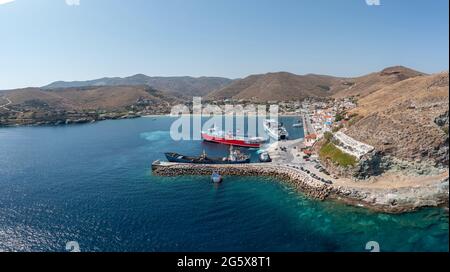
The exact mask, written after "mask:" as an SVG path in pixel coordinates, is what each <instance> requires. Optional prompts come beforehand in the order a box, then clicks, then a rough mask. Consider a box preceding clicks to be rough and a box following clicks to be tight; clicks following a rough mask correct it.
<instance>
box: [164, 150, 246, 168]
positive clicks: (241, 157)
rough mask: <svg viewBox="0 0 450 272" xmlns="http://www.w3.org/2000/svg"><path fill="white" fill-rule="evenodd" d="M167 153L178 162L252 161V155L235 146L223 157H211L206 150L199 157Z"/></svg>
mask: <svg viewBox="0 0 450 272" xmlns="http://www.w3.org/2000/svg"><path fill="white" fill-rule="evenodd" d="M165 155H166V158H167V160H168V161H169V162H178V163H197V164H241V163H250V156H249V155H246V154H243V153H241V152H240V151H239V150H237V149H233V146H230V154H229V155H228V156H227V157H223V158H212V157H209V156H208V155H207V154H206V152H205V151H203V154H202V155H200V156H198V157H191V156H185V155H181V154H178V153H175V152H167V153H165Z"/></svg>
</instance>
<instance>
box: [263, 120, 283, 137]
mask: <svg viewBox="0 0 450 272" xmlns="http://www.w3.org/2000/svg"><path fill="white" fill-rule="evenodd" d="M263 127H264V131H266V133H267V134H268V135H269V136H270V137H271V138H273V139H275V140H286V139H287V138H288V137H289V133H288V132H287V130H286V128H284V127H283V123H278V122H277V121H275V120H273V119H267V120H264V123H263Z"/></svg>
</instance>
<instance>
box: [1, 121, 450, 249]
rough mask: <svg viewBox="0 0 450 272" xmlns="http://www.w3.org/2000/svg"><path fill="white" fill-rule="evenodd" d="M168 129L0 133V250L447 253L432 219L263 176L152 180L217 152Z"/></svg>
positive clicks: (439, 218)
mask: <svg viewBox="0 0 450 272" xmlns="http://www.w3.org/2000/svg"><path fill="white" fill-rule="evenodd" d="M172 120H173V119H171V118H168V117H161V118H157V119H156V120H152V119H150V118H140V119H134V120H120V121H105V122H99V123H95V124H89V125H80V126H60V127H27V128H3V129H0V251H64V250H65V245H66V243H67V242H68V241H77V242H78V243H79V244H80V248H81V250H82V251H365V249H364V248H365V244H366V243H367V242H368V241H377V242H378V243H379V244H380V246H381V250H382V251H383V250H384V251H448V242H449V238H448V237H449V236H448V225H449V223H448V214H446V213H445V212H444V211H443V210H441V209H425V210H421V211H419V212H416V213H408V214H402V215H388V214H379V213H373V212H370V211H367V210H365V209H362V208H355V207H349V206H345V205H342V204H339V203H335V202H330V201H326V202H318V201H314V200H310V199H308V198H306V197H304V196H302V195H301V194H298V193H296V192H294V191H293V190H292V189H291V188H290V187H288V186H286V185H284V184H282V183H280V182H278V181H276V180H271V179H267V178H259V177H253V178H248V177H225V181H224V183H222V184H220V185H214V184H211V182H210V181H209V178H208V177H190V176H189V177H177V178H162V177H155V176H152V175H151V170H150V163H151V162H152V161H153V160H155V159H161V158H163V152H166V151H177V152H180V153H186V154H191V155H195V154H199V153H200V152H201V151H202V150H203V149H205V150H206V151H207V152H208V153H209V154H212V155H223V154H224V153H225V152H226V150H227V148H226V147H224V146H220V145H215V144H206V143H202V142H198V141H189V142H174V141H172V140H171V139H170V137H169V132H168V130H169V128H170V124H171V121H172ZM294 121H295V120H294V119H292V118H287V119H286V120H285V122H286V125H287V127H288V128H289V129H290V130H291V135H292V136H293V137H301V136H302V135H301V134H302V133H301V130H298V131H296V130H294V129H292V128H291V126H290V124H292V123H293V122H294ZM254 152H255V151H251V153H254Z"/></svg>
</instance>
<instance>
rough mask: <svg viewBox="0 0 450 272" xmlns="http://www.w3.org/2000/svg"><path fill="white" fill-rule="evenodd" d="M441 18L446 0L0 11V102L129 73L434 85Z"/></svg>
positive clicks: (74, 5) (39, 1)
mask: <svg viewBox="0 0 450 272" xmlns="http://www.w3.org/2000/svg"><path fill="white" fill-rule="evenodd" d="M367 2H372V3H375V4H377V3H376V2H379V5H368V3H367ZM448 9H449V1H448V0H127V1H125V0H0V90H1V89H12V88H22V87H28V86H43V85H46V84H48V83H50V82H53V81H57V80H67V81H72V80H88V79H95V78H100V77H105V76H108V77H113V76H130V75H133V74H137V73H143V74H146V75H149V76H221V77H228V78H243V77H246V76H248V75H251V74H259V73H267V72H277V71H288V72H292V73H296V74H307V73H316V74H328V75H334V76H346V77H347V76H358V75H363V74H367V73H370V72H375V71H379V70H381V69H383V68H385V67H388V66H393V65H403V66H407V67H411V68H413V69H416V70H420V71H422V72H426V73H435V72H440V71H446V70H448V66H449V62H448V61H449V53H448V52H449V13H448Z"/></svg>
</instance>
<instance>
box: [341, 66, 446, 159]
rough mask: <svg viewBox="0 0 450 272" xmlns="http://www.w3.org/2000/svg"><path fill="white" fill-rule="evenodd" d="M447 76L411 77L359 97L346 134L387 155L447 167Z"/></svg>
mask: <svg viewBox="0 0 450 272" xmlns="http://www.w3.org/2000/svg"><path fill="white" fill-rule="evenodd" d="M448 76H449V75H448V72H444V73H440V74H434V75H429V76H419V77H414V78H410V79H406V80H403V81H401V82H398V83H395V84H392V85H389V86H386V87H384V88H382V89H380V90H378V91H375V92H373V93H371V94H369V95H367V96H366V97H363V98H362V99H360V100H359V102H358V104H359V105H358V107H357V108H356V109H355V110H354V112H355V113H357V114H358V115H359V116H360V117H359V121H357V122H356V123H355V124H354V125H352V126H350V128H349V130H348V131H347V133H348V134H349V135H350V136H353V137H355V138H356V139H358V140H361V141H363V142H366V143H368V144H371V145H373V146H375V147H376V149H377V150H380V151H382V152H384V153H385V154H387V155H393V156H395V157H396V158H400V159H402V160H406V161H410V162H414V161H415V162H426V161H428V162H431V163H432V164H434V165H439V166H446V167H448V162H449V161H448V159H449V158H448V156H449V155H448V154H449V153H448V144H449V142H448V141H449V140H448V124H449V123H448V111H449V101H448V99H449V85H448V84H449V78H448Z"/></svg>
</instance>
